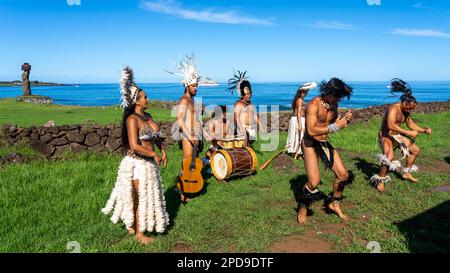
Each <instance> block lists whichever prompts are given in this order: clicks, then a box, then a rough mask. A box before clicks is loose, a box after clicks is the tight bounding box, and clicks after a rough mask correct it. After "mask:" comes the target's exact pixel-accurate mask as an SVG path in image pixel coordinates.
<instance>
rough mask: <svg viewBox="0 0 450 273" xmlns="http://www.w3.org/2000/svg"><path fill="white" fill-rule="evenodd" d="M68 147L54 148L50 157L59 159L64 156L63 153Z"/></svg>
mask: <svg viewBox="0 0 450 273" xmlns="http://www.w3.org/2000/svg"><path fill="white" fill-rule="evenodd" d="M68 148H69V145H64V146H59V147H56V149H55V152H54V153H53V155H52V158H55V159H61V158H63V156H64V153H65V152H67V151H68Z"/></svg>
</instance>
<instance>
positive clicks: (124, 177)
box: [102, 67, 169, 244]
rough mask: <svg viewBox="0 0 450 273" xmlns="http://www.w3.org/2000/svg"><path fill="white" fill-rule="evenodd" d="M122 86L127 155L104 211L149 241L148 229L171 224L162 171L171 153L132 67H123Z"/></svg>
mask: <svg viewBox="0 0 450 273" xmlns="http://www.w3.org/2000/svg"><path fill="white" fill-rule="evenodd" d="M120 86H121V95H122V97H121V100H122V108H123V109H124V112H123V120H122V144H123V147H124V148H125V149H127V155H126V156H125V157H124V158H123V160H122V162H121V163H120V166H119V171H118V175H117V180H116V184H115V186H114V189H113V191H112V193H111V196H110V198H109V200H108V201H107V203H106V206H105V208H103V209H102V212H103V213H104V214H109V213H110V212H111V211H113V210H114V211H113V214H112V217H111V221H112V222H113V223H117V222H118V221H119V220H121V221H123V222H124V223H125V226H126V228H127V229H128V232H129V233H130V234H136V240H137V241H138V242H140V243H142V244H149V243H151V242H152V241H153V238H151V237H147V236H145V235H144V232H145V231H148V232H154V231H155V232H157V233H164V232H165V230H166V227H167V226H168V224H169V215H168V213H167V211H166V201H165V198H164V193H163V189H162V179H161V175H160V172H159V166H160V164H163V166H166V165H167V155H166V151H165V149H164V146H163V144H162V141H161V133H160V132H159V127H158V125H157V124H156V123H155V121H153V119H152V117H151V116H150V115H149V114H147V113H146V112H145V110H146V109H147V108H148V99H147V95H146V93H145V91H144V90H142V89H140V88H139V87H138V86H137V85H136V84H135V83H134V82H133V71H132V69H131V68H130V67H125V68H124V69H123V71H122V78H121V81H120ZM155 146H157V147H158V148H159V149H160V151H161V157H160V156H159V155H158V154H157V153H156V151H155Z"/></svg>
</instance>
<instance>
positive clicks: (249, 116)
mask: <svg viewBox="0 0 450 273" xmlns="http://www.w3.org/2000/svg"><path fill="white" fill-rule="evenodd" d="M246 74H247V71H244V72H241V71H239V70H238V71H237V73H236V72H234V76H233V78H231V79H229V80H228V88H227V90H226V91H229V92H230V93H231V94H233V92H234V91H235V90H236V89H237V90H238V92H239V100H238V101H236V103H235V104H234V122H235V125H236V136H237V137H244V138H245V144H246V146H248V145H251V144H253V143H254V142H255V141H256V134H257V125H259V126H262V125H261V122H260V120H259V117H258V114H257V113H256V108H255V105H254V104H253V103H252V102H251V97H252V86H251V84H250V81H249V80H248V77H247V76H246Z"/></svg>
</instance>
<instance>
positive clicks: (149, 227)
mask: <svg viewBox="0 0 450 273" xmlns="http://www.w3.org/2000/svg"><path fill="white" fill-rule="evenodd" d="M133 179H139V189H138V194H139V196H138V200H139V203H138V209H139V215H140V217H139V223H138V229H139V231H140V232H144V231H148V232H154V231H155V232H157V233H164V232H165V231H166V228H167V226H168V225H169V214H168V213H167V210H166V201H165V197H164V192H163V188H162V179H161V175H160V172H159V167H158V165H156V163H155V162H154V161H153V160H146V159H141V158H136V157H132V156H126V157H124V159H123V160H122V162H121V163H120V166H119V171H118V175H117V180H116V184H115V186H114V189H113V191H112V193H111V196H110V198H109V200H108V201H107V202H106V206H105V207H104V208H103V209H102V210H101V211H102V212H103V213H104V214H109V213H110V212H111V211H113V213H112V216H111V221H112V222H113V223H117V222H119V221H123V222H124V224H125V226H126V227H127V228H133V224H134V220H135V215H134V209H133V193H132V192H133V184H132V180H133Z"/></svg>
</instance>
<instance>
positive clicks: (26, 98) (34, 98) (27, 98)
mask: <svg viewBox="0 0 450 273" xmlns="http://www.w3.org/2000/svg"><path fill="white" fill-rule="evenodd" d="M16 100H17V101H23V102H28V103H36V104H52V103H53V99H52V98H50V97H46V96H39V95H22V96H18V97H17V98H16Z"/></svg>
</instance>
